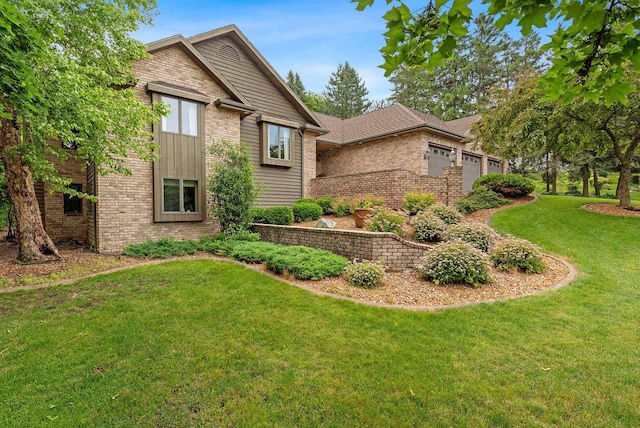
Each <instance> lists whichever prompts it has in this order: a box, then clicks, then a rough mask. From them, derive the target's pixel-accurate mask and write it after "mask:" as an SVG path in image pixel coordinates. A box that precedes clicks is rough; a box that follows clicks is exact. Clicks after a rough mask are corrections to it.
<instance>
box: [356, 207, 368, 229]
mask: <svg viewBox="0 0 640 428" xmlns="http://www.w3.org/2000/svg"><path fill="white" fill-rule="evenodd" d="M370 213H371V208H354V209H353V218H355V219H356V227H358V228H360V229H362V228H363V227H364V222H365V220H366V218H367V217H369V214H370Z"/></svg>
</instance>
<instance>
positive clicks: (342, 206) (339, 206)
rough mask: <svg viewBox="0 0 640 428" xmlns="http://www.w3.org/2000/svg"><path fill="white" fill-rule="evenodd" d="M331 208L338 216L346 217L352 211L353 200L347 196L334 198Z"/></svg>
mask: <svg viewBox="0 0 640 428" xmlns="http://www.w3.org/2000/svg"><path fill="white" fill-rule="evenodd" d="M331 210H332V211H333V213H334V214H335V215H336V216H338V217H346V216H348V215H349V214H351V213H352V211H351V200H349V199H347V198H338V199H334V200H333V201H332V202H331Z"/></svg>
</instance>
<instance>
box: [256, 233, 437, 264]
mask: <svg viewBox="0 0 640 428" xmlns="http://www.w3.org/2000/svg"><path fill="white" fill-rule="evenodd" d="M253 231H254V232H258V233H259V234H260V236H261V240H262V241H267V242H273V243H276V244H283V245H304V246H307V247H313V248H320V249H323V250H327V251H331V252H333V253H336V254H340V255H341V256H344V257H346V258H348V259H350V260H351V259H354V258H358V259H365V260H371V261H384V263H385V265H386V266H387V267H388V268H389V270H395V271H399V270H405V269H412V268H415V267H416V265H417V264H418V261H419V260H420V258H421V257H422V256H423V255H424V253H425V252H426V251H429V250H430V249H431V248H432V247H431V246H429V245H423V244H415V243H413V242H408V241H405V240H404V239H402V238H400V237H399V236H397V235H394V234H393V233H374V232H364V231H362V232H360V231H352V230H333V229H316V228H311V227H292V226H275V225H271V224H255V225H253Z"/></svg>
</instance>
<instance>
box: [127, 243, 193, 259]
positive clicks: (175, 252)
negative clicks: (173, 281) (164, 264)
mask: <svg viewBox="0 0 640 428" xmlns="http://www.w3.org/2000/svg"><path fill="white" fill-rule="evenodd" d="M201 251H202V246H201V245H200V244H199V243H198V242H196V241H176V240H175V239H173V238H162V239H159V240H157V241H152V240H149V241H146V242H144V243H142V244H130V245H128V246H127V247H126V248H125V249H124V251H123V253H124V255H126V256H130V257H151V258H153V259H166V258H168V257H172V256H184V255H186V254H195V253H198V252H201Z"/></svg>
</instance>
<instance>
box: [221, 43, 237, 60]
mask: <svg viewBox="0 0 640 428" xmlns="http://www.w3.org/2000/svg"><path fill="white" fill-rule="evenodd" d="M218 56H220V57H222V58H226V59H228V60H231V61H240V54H239V53H238V51H237V50H236V48H234V47H233V46H229V45H222V46H220V48H219V49H218Z"/></svg>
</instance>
